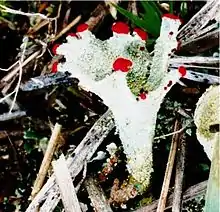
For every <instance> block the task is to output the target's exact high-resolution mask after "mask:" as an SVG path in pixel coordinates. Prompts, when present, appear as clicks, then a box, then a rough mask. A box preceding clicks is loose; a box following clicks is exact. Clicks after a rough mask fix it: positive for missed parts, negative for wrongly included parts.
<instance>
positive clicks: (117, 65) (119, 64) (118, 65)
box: [113, 58, 132, 72]
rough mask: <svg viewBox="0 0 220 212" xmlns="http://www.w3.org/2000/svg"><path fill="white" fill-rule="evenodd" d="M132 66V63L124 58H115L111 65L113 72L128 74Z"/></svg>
mask: <svg viewBox="0 0 220 212" xmlns="http://www.w3.org/2000/svg"><path fill="white" fill-rule="evenodd" d="M131 66H132V62H131V61H130V60H128V59H125V58H117V59H116V60H115V62H114V63H113V70H114V71H122V72H128V71H129V69H130V68H131Z"/></svg>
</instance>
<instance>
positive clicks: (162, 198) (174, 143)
mask: <svg viewBox="0 0 220 212" xmlns="http://www.w3.org/2000/svg"><path fill="white" fill-rule="evenodd" d="M178 129H180V124H179V121H178V120H176V121H175V125H174V131H177V130H178ZM178 139H179V134H174V135H173V137H172V143H171V147H170V154H169V158H168V163H167V168H166V172H165V176H164V181H163V186H162V190H161V194H160V199H159V203H158V207H157V212H163V211H164V208H165V206H166V200H167V194H168V189H169V185H170V178H171V174H172V170H173V164H174V160H175V155H176V149H177V143H178Z"/></svg>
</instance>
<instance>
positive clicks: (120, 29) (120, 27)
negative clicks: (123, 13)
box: [112, 21, 130, 34]
mask: <svg viewBox="0 0 220 212" xmlns="http://www.w3.org/2000/svg"><path fill="white" fill-rule="evenodd" d="M112 31H113V32H116V33H118V34H128V33H129V31H130V30H129V27H128V25H127V24H125V23H123V22H120V21H119V22H116V23H114V24H113V25H112Z"/></svg>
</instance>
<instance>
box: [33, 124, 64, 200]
mask: <svg viewBox="0 0 220 212" xmlns="http://www.w3.org/2000/svg"><path fill="white" fill-rule="evenodd" d="M60 131H61V125H59V124H58V123H56V124H55V126H54V129H53V132H52V135H51V137H50V141H49V143H48V146H47V150H46V152H45V155H44V158H43V161H42V163H41V166H40V170H39V172H38V175H37V179H36V180H35V183H34V187H33V190H32V192H31V199H33V198H34V197H35V196H36V195H37V193H38V192H39V191H40V189H41V187H42V186H43V183H44V179H45V177H46V175H47V171H48V169H49V166H50V163H51V161H52V158H53V154H54V151H55V149H56V146H57V143H58V142H57V141H58V136H59V134H60Z"/></svg>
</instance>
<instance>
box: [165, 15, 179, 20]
mask: <svg viewBox="0 0 220 212" xmlns="http://www.w3.org/2000/svg"><path fill="white" fill-rule="evenodd" d="M163 17H167V18H170V19H174V20H180V18H179V17H178V16H175V15H173V14H171V13H166V14H164V15H163V16H162V18H163Z"/></svg>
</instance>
